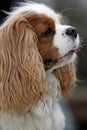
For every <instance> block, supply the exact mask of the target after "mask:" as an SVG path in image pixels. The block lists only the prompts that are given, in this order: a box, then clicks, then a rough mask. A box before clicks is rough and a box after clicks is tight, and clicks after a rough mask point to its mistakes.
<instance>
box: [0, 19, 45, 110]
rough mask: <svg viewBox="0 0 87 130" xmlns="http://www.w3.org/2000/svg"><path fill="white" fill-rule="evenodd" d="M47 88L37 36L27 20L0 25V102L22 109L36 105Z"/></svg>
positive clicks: (15, 20) (3, 107)
mask: <svg viewBox="0 0 87 130" xmlns="http://www.w3.org/2000/svg"><path fill="white" fill-rule="evenodd" d="M45 92H46V82H45V70H44V66H43V63H42V59H41V56H40V54H39V52H38V49H37V36H36V35H35V33H34V32H33V31H32V27H31V25H30V24H29V22H28V21H27V20H26V19H24V18H16V19H14V20H13V21H11V22H10V23H9V22H8V21H7V24H4V25H3V26H2V27H1V28H0V105H1V108H2V109H5V110H9V111H16V112H17V111H23V110H25V109H26V108H27V107H30V106H32V105H37V103H38V102H39V100H42V99H43V96H44V95H45Z"/></svg>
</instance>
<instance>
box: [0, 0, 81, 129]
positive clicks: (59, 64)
mask: <svg viewBox="0 0 87 130" xmlns="http://www.w3.org/2000/svg"><path fill="white" fill-rule="evenodd" d="M60 17H61V15H60V14H58V13H56V12H55V11H53V10H52V9H50V8H49V7H47V6H45V5H44V4H37V3H27V4H25V5H23V6H21V7H18V8H16V10H14V11H13V12H11V14H10V16H9V17H8V19H7V20H6V21H5V22H4V23H3V24H2V25H1V27H0V130H44V129H45V130H63V128H64V126H65V117H64V114H63V112H62V109H61V106H60V104H59V99H58V96H62V95H66V94H67V93H68V92H69V90H70V89H71V87H72V85H73V84H74V82H75V79H76V72H75V64H74V61H75V59H76V53H75V50H77V49H78V46H79V35H78V34H77V33H76V37H74V38H73V37H71V36H68V35H67V34H66V33H65V32H66V30H67V29H69V28H71V29H72V27H71V26H65V25H61V20H60Z"/></svg>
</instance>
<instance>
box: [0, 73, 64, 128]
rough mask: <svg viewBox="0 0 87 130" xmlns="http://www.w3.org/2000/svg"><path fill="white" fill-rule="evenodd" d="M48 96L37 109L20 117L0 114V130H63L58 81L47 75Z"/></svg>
mask: <svg viewBox="0 0 87 130" xmlns="http://www.w3.org/2000/svg"><path fill="white" fill-rule="evenodd" d="M47 82H48V85H49V88H48V94H47V97H46V99H45V100H44V101H43V102H40V103H39V105H38V107H37V108H32V109H31V110H29V111H27V112H25V113H23V114H22V115H16V114H9V113H5V112H4V113H3V112H0V130H63V128H64V126H65V117H64V114H63V112H62V109H61V106H60V104H59V103H58V102H59V101H58V99H57V95H58V93H57V92H58V90H59V93H60V91H61V90H60V85H59V81H58V80H57V79H56V77H54V75H52V74H51V75H50V74H49V73H48V74H47Z"/></svg>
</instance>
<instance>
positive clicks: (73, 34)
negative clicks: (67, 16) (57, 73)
mask: <svg viewBox="0 0 87 130" xmlns="http://www.w3.org/2000/svg"><path fill="white" fill-rule="evenodd" d="M23 8H24V7H23ZM22 10H23V9H22ZM24 10H29V15H27V17H26V18H27V20H28V21H29V24H30V25H31V26H32V29H33V31H34V32H35V34H36V35H37V38H38V42H37V47H38V50H39V52H40V54H41V57H42V59H43V63H44V66H45V70H51V71H53V70H54V69H56V68H60V67H62V66H64V65H66V64H69V63H73V62H74V60H75V59H76V51H77V49H78V47H79V35H78V34H77V31H76V28H74V27H72V26H67V25H63V24H62V23H61V21H62V16H61V15H60V14H57V13H55V12H54V11H53V10H52V9H50V8H48V7H46V6H45V5H43V4H41V5H38V4H35V5H33V6H31V7H30V8H29V7H28V6H27V7H26V8H24ZM19 12H20V13H22V12H21V9H20V10H19ZM25 16H26V12H25Z"/></svg>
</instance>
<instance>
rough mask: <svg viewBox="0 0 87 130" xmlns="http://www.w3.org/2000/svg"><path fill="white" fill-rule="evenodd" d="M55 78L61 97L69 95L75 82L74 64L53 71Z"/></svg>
mask: <svg viewBox="0 0 87 130" xmlns="http://www.w3.org/2000/svg"><path fill="white" fill-rule="evenodd" d="M54 74H55V76H56V78H58V79H59V81H60V86H61V91H62V94H63V96H67V95H68V94H69V93H70V90H71V89H72V87H73V85H74V83H75V82H76V67H75V64H74V63H72V64H69V65H66V66H64V67H62V68H60V69H56V70H55V71H54Z"/></svg>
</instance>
